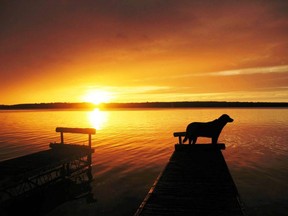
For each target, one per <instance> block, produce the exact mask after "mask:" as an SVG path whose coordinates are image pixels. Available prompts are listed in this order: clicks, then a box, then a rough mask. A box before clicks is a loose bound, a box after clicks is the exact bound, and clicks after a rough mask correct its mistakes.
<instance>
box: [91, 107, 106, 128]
mask: <svg viewBox="0 0 288 216" xmlns="http://www.w3.org/2000/svg"><path fill="white" fill-rule="evenodd" d="M107 119H108V113H107V112H104V111H101V110H99V109H98V108H96V109H94V110H93V111H91V112H89V113H88V120H89V122H90V123H91V125H92V127H93V128H96V130H101V129H102V128H103V126H104V124H105V123H106V122H107Z"/></svg>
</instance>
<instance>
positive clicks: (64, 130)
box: [56, 127, 96, 148]
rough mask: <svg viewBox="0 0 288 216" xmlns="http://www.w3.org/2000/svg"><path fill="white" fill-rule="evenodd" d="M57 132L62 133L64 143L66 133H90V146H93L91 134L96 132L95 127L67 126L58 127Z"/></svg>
mask: <svg viewBox="0 0 288 216" xmlns="http://www.w3.org/2000/svg"><path fill="white" fill-rule="evenodd" d="M56 132H59V133H60V136H61V144H64V133H80V134H88V141H89V147H90V148H91V135H92V134H96V129H95V128H66V127H57V128H56Z"/></svg>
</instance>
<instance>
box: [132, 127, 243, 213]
mask: <svg viewBox="0 0 288 216" xmlns="http://www.w3.org/2000/svg"><path fill="white" fill-rule="evenodd" d="M174 136H175V137H178V138H179V143H178V144H176V145H175V151H174V153H173V154H172V156H171V158H170V160H169V162H168V164H167V165H166V167H165V169H164V170H163V172H162V173H161V174H160V175H159V177H158V178H157V180H156V181H155V183H154V185H153V186H152V188H151V189H150V191H149V193H148V194H147V196H146V197H145V199H144V201H143V202H142V204H141V205H140V207H139V208H138V210H137V212H136V213H135V215H134V216H152V215H153V216H160V215H161V216H162V215H165V216H167V215H173V216H180V215H183V216H184V215H185V216H186V215H191V216H206V215H209V216H216V215H217V216H218V215H221V216H225V215H227V216H242V215H246V213H245V210H244V208H243V204H242V202H241V200H240V198H239V193H238V190H237V188H236V185H235V184H234V181H233V178H232V176H231V174H230V172H229V169H228V167H227V164H226V162H225V159H224V157H223V155H222V152H221V150H222V149H225V144H217V145H215V144H214V145H213V144H194V145H189V144H186V145H184V144H182V137H183V136H185V132H176V133H174Z"/></svg>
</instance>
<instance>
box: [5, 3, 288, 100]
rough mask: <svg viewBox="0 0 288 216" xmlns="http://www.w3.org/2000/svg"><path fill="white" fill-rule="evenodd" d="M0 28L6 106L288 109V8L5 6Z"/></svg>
mask: <svg viewBox="0 0 288 216" xmlns="http://www.w3.org/2000/svg"><path fill="white" fill-rule="evenodd" d="M0 26H1V30H0V104H7V105H9V104H19V103H46V102H85V101H88V102H92V101H91V100H98V101H99V102H101V101H105V102H147V101H148V102H152V101H249V102H259V101H261V102H288V1H287V0H273V1H272V0H243V1H239V0H221V1H219V0H201V1H200V0H199V1H195V0H83V1H78V0H49V1H46V0H45V1H44V0H15V1H10V0H0ZM93 98H94V99H93ZM97 98H98V99H97ZM89 100H90V101H89Z"/></svg>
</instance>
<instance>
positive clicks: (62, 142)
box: [60, 132, 64, 144]
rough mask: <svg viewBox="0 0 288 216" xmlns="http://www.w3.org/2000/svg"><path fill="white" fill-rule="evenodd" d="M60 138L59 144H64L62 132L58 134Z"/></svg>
mask: <svg viewBox="0 0 288 216" xmlns="http://www.w3.org/2000/svg"><path fill="white" fill-rule="evenodd" d="M60 136H61V144H64V134H63V132H61V133H60Z"/></svg>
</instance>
